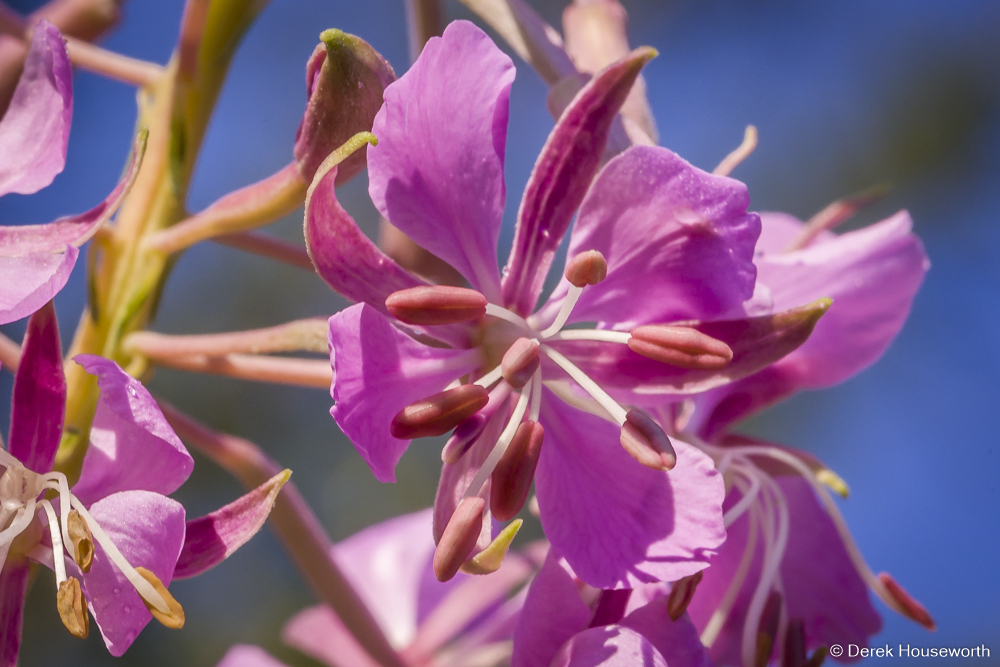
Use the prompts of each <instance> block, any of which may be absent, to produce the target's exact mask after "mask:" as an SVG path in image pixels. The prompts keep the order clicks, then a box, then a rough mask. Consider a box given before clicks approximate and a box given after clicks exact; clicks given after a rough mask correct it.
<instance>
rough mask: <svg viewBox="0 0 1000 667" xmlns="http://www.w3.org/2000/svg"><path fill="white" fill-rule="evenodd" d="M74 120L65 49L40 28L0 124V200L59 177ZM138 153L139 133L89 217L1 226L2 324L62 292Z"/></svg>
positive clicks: (125, 186) (55, 35)
mask: <svg viewBox="0 0 1000 667" xmlns="http://www.w3.org/2000/svg"><path fill="white" fill-rule="evenodd" d="M72 114H73V72H72V68H71V67H70V62H69V57H68V56H67V55H66V45H65V43H64V42H63V38H62V35H60V34H59V31H58V30H57V29H56V27H55V26H53V25H52V24H51V23H48V22H47V21H40V22H39V23H38V25H36V26H35V29H34V33H33V36H32V39H31V48H30V49H29V51H28V56H27V59H26V60H25V63H24V72H23V73H22V74H21V78H20V80H19V81H18V84H17V88H16V89H15V91H14V97H13V99H12V100H11V104H10V107H9V108H8V110H7V113H6V114H4V117H3V119H0V196H2V195H6V194H9V193H12V192H16V193H21V194H31V193H33V192H37V191H38V190H41V189H42V188H44V187H45V186H47V185H48V184H50V183H51V182H52V179H54V178H55V177H56V175H57V174H59V172H61V171H62V170H63V167H64V166H65V164H66V145H67V142H68V141H69V129H70V120H71V117H72ZM144 147H145V132H144V131H143V132H141V133H140V135H139V137H138V138H137V141H136V145H135V149H134V151H133V156H132V160H131V162H130V164H129V167H128V168H127V169H126V170H125V175H124V176H123V177H122V180H121V182H120V183H119V184H118V185H117V186H116V187H115V189H114V190H113V191H112V192H111V194H110V195H108V197H107V198H106V199H105V200H104V201H103V202H101V203H100V204H98V205H97V206H96V207H94V208H93V209H91V210H90V211H87V212H86V213H82V214H80V215H77V216H71V217H66V218H60V219H59V220H56V221H55V222H52V223H49V224H45V225H19V226H0V324H6V323H7V322H13V321H14V320H19V319H21V318H23V317H27V316H28V315H30V314H31V313H33V312H35V311H36V310H38V309H39V308H40V307H41V306H42V305H43V304H45V303H46V302H47V301H48V300H49V299H51V298H52V297H53V296H55V294H56V293H57V292H59V290H61V289H62V288H63V286H64V285H65V284H66V281H67V280H68V279H69V274H70V272H71V271H72V270H73V266H74V265H75V264H76V259H77V257H78V256H79V250H78V248H79V247H80V246H81V245H83V244H84V243H86V242H87V240H89V239H90V238H91V237H92V236H93V235H94V234H96V233H97V231H98V229H100V227H101V225H103V224H104V223H105V222H106V221H107V220H108V219H109V218H110V217H111V215H112V214H113V213H114V212H115V211H116V210H117V208H118V206H119V205H120V204H121V202H122V200H123V199H124V197H125V195H126V194H127V192H128V190H129V188H130V187H131V184H132V181H133V180H134V179H135V176H136V174H137V173H138V171H139V164H140V162H141V159H142V152H143V150H144Z"/></svg>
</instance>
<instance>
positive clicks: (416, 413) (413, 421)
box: [389, 384, 490, 440]
mask: <svg viewBox="0 0 1000 667" xmlns="http://www.w3.org/2000/svg"><path fill="white" fill-rule="evenodd" d="M489 398H490V397H489V393H488V392H487V391H486V390H485V389H484V388H483V387H480V386H479V385H476V384H463V385H461V386H459V387H455V388H454V389H447V390H445V391H442V392H440V393H437V394H434V395H433V396H428V397H427V398H425V399H423V400H420V401H417V402H416V403H411V404H410V405H408V406H406V407H405V408H403V409H402V410H400V411H399V412H398V413H396V416H395V417H393V418H392V423H391V424H390V425H389V432H390V433H391V434H392V437H394V438H399V439H400V440H412V439H413V438H427V437H430V436H434V435H444V434H445V433H447V432H448V431H450V430H451V429H453V428H455V427H456V426H458V425H459V424H461V423H462V422H464V421H465V420H466V419H468V418H469V417H471V416H472V415H474V414H476V413H477V412H479V411H480V410H481V409H483V408H484V407H485V406H486V404H487V403H488V402H489Z"/></svg>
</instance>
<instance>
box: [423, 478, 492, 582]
mask: <svg viewBox="0 0 1000 667" xmlns="http://www.w3.org/2000/svg"><path fill="white" fill-rule="evenodd" d="M484 509H486V500H484V499H483V498H480V497H479V496H468V497H465V498H463V499H462V501H461V502H460V503H459V504H458V507H456V508H455V513H454V514H452V515H451V519H449V520H448V525H447V526H445V529H444V533H443V534H442V535H441V541H440V542H438V545H437V548H436V549H435V550H434V561H433V567H434V576H435V577H437V580H438V581H449V580H450V579H451V578H452V577H454V576H455V575H456V574H458V570H459V568H460V567H462V563H464V562H465V561H466V560H468V558H469V554H470V553H472V550H473V549H475V548H476V542H477V541H478V540H479V534H480V533H481V532H482V530H483V510H484Z"/></svg>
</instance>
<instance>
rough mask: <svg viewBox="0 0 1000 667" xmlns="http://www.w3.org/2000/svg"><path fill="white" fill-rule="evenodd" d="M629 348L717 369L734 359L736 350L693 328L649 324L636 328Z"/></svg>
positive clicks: (674, 363)
mask: <svg viewBox="0 0 1000 667" xmlns="http://www.w3.org/2000/svg"><path fill="white" fill-rule="evenodd" d="M631 333H632V337H631V338H629V341H628V346H629V349H630V350H632V351H633V352H635V353H636V354H641V355H642V356H644V357H649V358H650V359H653V360H654V361H659V362H661V363H664V364H670V365H671V366H679V367H680V368H690V369H694V370H718V369H720V368H725V366H726V365H727V364H728V363H729V362H730V361H732V360H733V350H732V349H731V348H730V347H729V346H728V345H726V344H725V343H723V342H722V341H721V340H718V339H716V338H712V337H711V336H709V335H707V334H703V333H702V332H700V331H698V330H697V329H692V328H690V327H670V326H664V325H661V324H648V325H645V326H641V327H636V328H635V329H633V330H632V332H631Z"/></svg>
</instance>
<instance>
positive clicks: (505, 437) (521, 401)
mask: <svg viewBox="0 0 1000 667" xmlns="http://www.w3.org/2000/svg"><path fill="white" fill-rule="evenodd" d="M532 384H534V383H532ZM531 388H532V385H528V386H527V387H526V388H525V389H524V391H522V392H521V394H520V395H519V396H518V397H517V405H515V406H514V412H513V414H511V416H510V421H508V422H507V426H505V427H504V429H503V432H502V433H500V439H499V440H497V444H496V445H494V446H493V451H491V452H490V454H489V456H487V457H486V460H485V461H483V465H482V466H481V467H480V468H479V471H478V472H476V476H475V477H473V478H472V482H470V483H469V488H468V489H466V490H465V496H464V497H465V498H469V497H472V496H477V495H479V492H480V491H481V490H482V488H483V485H484V484H486V480H487V479H489V477H490V475H492V474H493V469H494V468H496V467H497V463H499V462H500V458H501V457H502V456H503V455H504V452H506V451H507V447H508V446H509V445H510V441H511V440H513V439H514V434H515V433H516V432H517V427H518V426H520V425H521V419H523V418H524V413H525V412H526V411H527V409H528V399H529V398H531Z"/></svg>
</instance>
